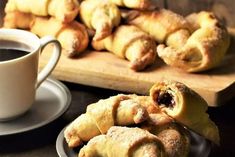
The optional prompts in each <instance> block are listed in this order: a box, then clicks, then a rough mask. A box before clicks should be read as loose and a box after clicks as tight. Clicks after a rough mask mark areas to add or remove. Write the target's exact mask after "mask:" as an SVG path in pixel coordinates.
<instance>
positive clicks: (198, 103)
mask: <svg viewBox="0 0 235 157" xmlns="http://www.w3.org/2000/svg"><path fill="white" fill-rule="evenodd" d="M150 96H151V98H152V100H153V101H155V102H156V104H157V105H158V106H159V108H160V110H161V112H163V113H166V114H167V115H169V116H170V117H172V118H173V119H175V120H176V121H177V122H179V123H181V124H183V125H185V126H186V127H188V128H189V129H192V130H193V131H195V132H196V133H198V134H200V135H202V136H204V137H205V138H207V139H208V140H210V141H212V142H214V143H216V144H219V141H220V137H219V130H218V128H217V126H216V125H215V123H214V122H213V121H212V120H211V119H210V118H209V115H208V114H207V113H206V111H207V107H208V105H207V103H206V101H205V100H204V99H203V98H202V97H201V96H200V95H198V94H197V93H196V92H194V91H193V90H191V89H190V88H188V87H187V86H186V85H184V84H182V83H180V82H176V81H163V82H159V83H156V84H155V85H153V86H152V88H151V89H150Z"/></svg>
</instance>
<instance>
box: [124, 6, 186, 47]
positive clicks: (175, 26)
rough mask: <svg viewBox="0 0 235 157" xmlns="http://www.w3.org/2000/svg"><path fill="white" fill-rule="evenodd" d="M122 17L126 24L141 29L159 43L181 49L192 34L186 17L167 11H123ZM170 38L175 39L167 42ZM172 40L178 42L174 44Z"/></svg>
mask: <svg viewBox="0 0 235 157" xmlns="http://www.w3.org/2000/svg"><path fill="white" fill-rule="evenodd" d="M122 17H123V18H124V19H125V21H126V23H128V24H131V25H135V26H137V27H139V28H140V29H142V30H143V31H145V32H147V33H148V34H149V35H151V36H152V37H153V38H154V39H155V40H156V41H157V42H158V43H164V42H166V43H168V44H173V45H176V46H177V47H180V46H181V45H182V44H184V43H185V40H187V38H188V37H189V36H190V32H191V28H190V25H189V23H188V22H187V21H186V20H185V18H184V17H182V16H181V15H179V14H176V13H174V12H172V11H170V10H166V9H156V10H154V11H138V10H132V11H125V10H122ZM173 34H175V35H173ZM169 36H173V37H170V39H169V41H167V40H168V38H169ZM174 36H175V37H174ZM171 38H176V39H177V40H175V41H174V42H172V40H171Z"/></svg>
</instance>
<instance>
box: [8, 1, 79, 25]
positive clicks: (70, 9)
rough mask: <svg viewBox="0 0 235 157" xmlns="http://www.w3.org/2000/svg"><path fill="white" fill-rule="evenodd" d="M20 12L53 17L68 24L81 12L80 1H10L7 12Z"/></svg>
mask: <svg viewBox="0 0 235 157" xmlns="http://www.w3.org/2000/svg"><path fill="white" fill-rule="evenodd" d="M12 11H20V12H24V13H31V14H34V15H37V16H49V15H50V16H53V17H55V18H56V19H58V20H60V21H62V22H65V23H68V22H71V21H73V20H74V19H75V17H76V16H77V14H78V12H79V1H78V0H8V2H7V4H6V7H5V12H6V13H7V12H12Z"/></svg>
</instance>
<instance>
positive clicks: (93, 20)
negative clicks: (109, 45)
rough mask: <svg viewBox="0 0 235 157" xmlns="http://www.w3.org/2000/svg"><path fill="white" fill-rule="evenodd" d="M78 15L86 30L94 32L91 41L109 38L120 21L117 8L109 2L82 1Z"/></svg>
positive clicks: (97, 0)
mask: <svg viewBox="0 0 235 157" xmlns="http://www.w3.org/2000/svg"><path fill="white" fill-rule="evenodd" d="M79 15H80V18H81V20H82V21H83V23H84V24H85V25H86V26H87V27H88V28H90V29H94V30H95V35H94V37H93V40H101V39H104V38H105V37H107V36H109V35H110V34H111V33H112V30H113V28H114V27H116V26H118V25H119V23H120V21H121V14H120V11H119V8H118V7H117V6H116V5H115V4H113V3H111V2H109V1H99V0H96V1H94V0H86V1H82V2H81V5H80V14H79Z"/></svg>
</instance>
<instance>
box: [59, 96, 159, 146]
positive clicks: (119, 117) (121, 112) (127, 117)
mask: <svg viewBox="0 0 235 157" xmlns="http://www.w3.org/2000/svg"><path fill="white" fill-rule="evenodd" d="M145 98H146V99H145ZM143 99H145V100H146V102H150V101H149V100H147V99H149V97H144V98H143V97H140V99H138V96H136V95H123V94H119V95H117V96H112V97H110V98H108V99H103V100H100V101H98V102H97V103H93V104H90V105H88V107H87V110H86V113H85V114H82V115H80V116H79V117H78V118H76V119H75V120H74V121H73V122H72V123H71V124H70V125H68V126H67V128H66V130H65V132H64V136H65V139H66V141H67V143H68V145H69V147H76V146H79V145H80V144H81V143H82V142H83V141H89V140H90V139H91V138H92V137H94V136H97V135H99V134H105V133H106V132H107V131H108V129H109V128H110V127H112V126H116V125H117V126H127V125H132V124H138V123H141V122H143V121H145V120H146V119H147V118H148V112H147V111H149V112H150V110H149V109H147V108H146V107H145V105H147V104H146V103H145V105H142V104H141V102H142V101H143ZM150 105H152V108H154V106H155V105H154V104H153V103H151V104H149V105H148V106H150ZM152 111H153V110H152Z"/></svg>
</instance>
